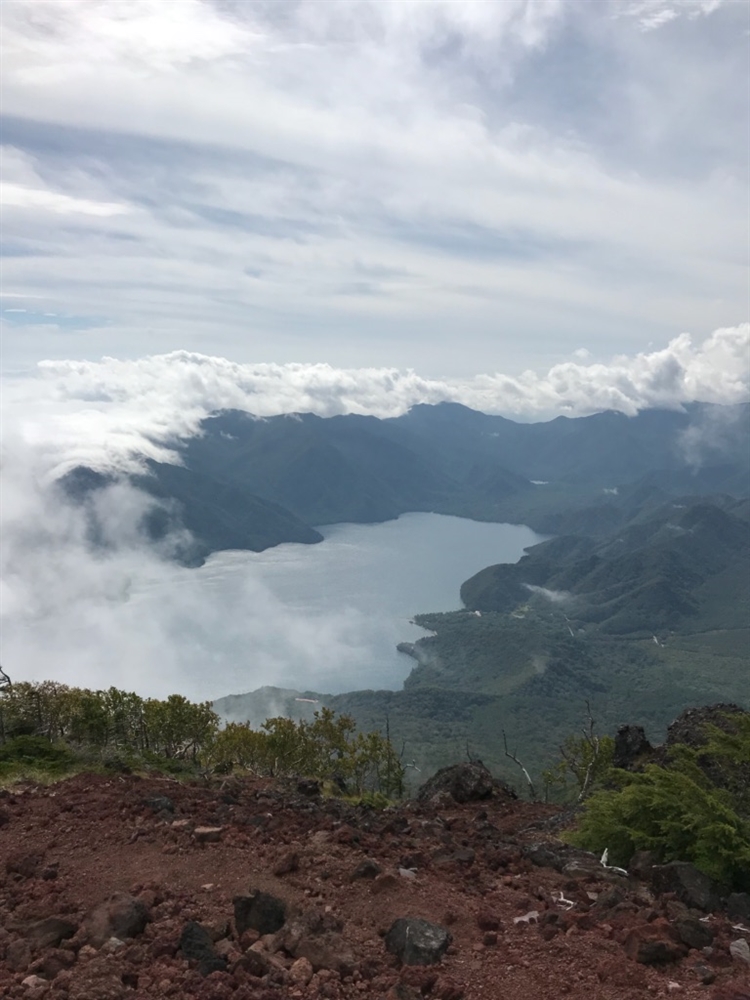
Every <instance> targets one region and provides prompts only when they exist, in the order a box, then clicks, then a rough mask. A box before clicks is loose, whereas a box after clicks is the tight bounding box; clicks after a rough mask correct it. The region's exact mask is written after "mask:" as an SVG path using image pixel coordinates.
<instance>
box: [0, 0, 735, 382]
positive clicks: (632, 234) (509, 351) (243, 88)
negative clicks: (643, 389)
mask: <svg viewBox="0 0 750 1000" xmlns="http://www.w3.org/2000/svg"><path fill="white" fill-rule="evenodd" d="M1 6H2V18H3V38H4V45H5V52H4V54H3V62H2V72H3V81H2V85H3V103H4V109H5V113H6V114H7V115H8V122H7V124H6V126H5V129H4V133H5V137H6V142H7V143H8V148H7V149H6V150H5V153H4V157H3V171H4V174H5V176H6V178H7V182H8V183H9V184H10V185H18V186H20V187H21V188H23V189H24V192H23V193H22V194H20V195H19V194H18V191H17V188H13V187H11V189H10V190H11V193H14V192H15V201H16V202H18V201H19V199H20V200H21V202H22V204H20V205H19V204H16V205H14V206H13V207H11V208H8V210H7V211H6V218H4V236H5V239H6V240H7V242H8V244H9V245H10V247H11V251H10V252H9V254H10V255H9V256H8V257H7V258H6V260H5V261H4V284H5V287H6V289H7V291H8V292H10V293H13V294H15V295H19V296H21V297H23V298H29V299H31V297H32V296H35V295H37V296H38V295H39V294H40V292H42V291H43V292H44V293H45V294H46V295H47V296H48V303H49V309H48V311H56V312H59V313H60V314H62V315H65V314H67V315H72V316H76V317H79V318H82V322H81V325H80V326H79V327H75V325H73V329H70V328H66V327H64V326H63V325H59V326H55V327H54V328H53V329H51V328H50V326H49V324H35V323H34V322H28V323H25V324H24V326H23V329H21V328H18V327H16V326H14V325H12V324H10V325H9V326H8V328H7V331H6V334H5V342H6V344H5V355H6V358H7V357H11V358H13V359H15V360H16V361H17V362H18V363H22V362H28V361H30V360H36V359H38V358H40V357H49V356H51V355H53V354H54V355H55V356H59V357H66V356H67V357H70V356H75V355H79V356H91V355H92V354H93V355H94V356H99V355H101V354H102V353H111V354H115V355H117V356H123V355H128V356H131V357H132V356H139V355H142V354H144V353H146V352H149V353H165V352H168V351H172V350H174V349H178V348H188V349H190V350H195V351H198V352H200V353H223V354H227V355H229V356H232V357H241V358H243V359H245V360H253V359H255V358H258V357H259V356H260V357H262V359H263V360H267V361H280V362H285V361H293V360H299V361H317V360H321V359H325V360H328V361H330V362H331V363H333V364H336V365H338V366H341V367H347V368H348V367H360V366H370V365H377V366H381V365H391V364H395V365H397V366H399V367H415V368H419V369H420V370H423V371H425V370H429V372H430V374H433V375H437V374H440V373H442V372H451V373H454V372H456V371H464V372H468V371H476V370H481V369H484V370H486V369H487V368H488V367H490V365H491V364H493V363H497V362H496V361H494V360H493V359H495V358H498V357H501V358H502V363H503V366H504V367H509V368H511V369H513V370H520V369H522V368H523V367H528V366H532V367H539V366H540V365H547V366H549V365H551V364H552V363H553V362H554V361H555V360H560V359H562V358H564V357H568V356H570V353H571V352H572V351H573V350H574V349H575V347H576V346H578V344H580V343H581V340H584V339H585V342H586V343H587V344H589V345H590V348H591V350H592V351H593V353H594V354H595V355H597V356H600V355H601V354H602V353H611V352H612V351H613V350H614V349H615V348H614V347H613V346H612V345H613V344H615V343H617V344H619V345H620V349H622V350H626V351H628V353H635V352H636V351H638V350H639V349H642V348H643V347H644V345H645V344H646V343H647V342H648V340H649V339H652V338H654V337H657V338H659V339H662V340H663V339H665V338H666V337H667V336H668V335H669V331H673V330H675V329H686V328H688V327H690V328H699V329H712V328H714V327H717V326H725V325H729V324H731V323H732V322H734V321H735V318H736V317H737V316H738V315H739V314H741V310H742V309H743V308H744V306H745V303H746V299H747V281H746V271H747V252H746V231H747V190H748V186H747V177H746V167H745V165H744V150H745V149H746V143H745V141H744V138H743V134H742V128H743V123H744V122H746V120H747V110H746V105H745V104H744V103H743V102H744V101H745V97H746V90H747V88H743V87H742V86H741V85H740V86H738V85H737V81H738V79H740V80H742V79H746V63H747V60H746V52H745V48H744V46H743V45H740V44H738V43H737V31H736V27H737V15H736V13H735V12H734V10H733V7H732V5H725V6H724V7H722V8H721V9H720V10H717V11H716V13H715V14H714V15H713V16H712V17H710V18H708V17H705V18H704V17H702V16H701V18H700V23H695V24H693V22H692V21H691V20H690V18H689V17H681V18H680V27H681V30H683V31H691V32H693V33H692V34H691V35H690V36H689V37H683V36H682V35H681V36H679V37H678V36H677V34H676V33H675V32H672V31H670V30H668V28H667V29H662V30H660V31H650V32H648V33H646V34H644V33H643V32H642V31H640V30H639V20H638V19H639V18H643V17H647V16H657V15H659V14H660V13H663V11H664V10H667V9H669V10H671V9H672V8H673V7H674V8H675V9H677V8H678V6H679V5H677V4H672V5H668V6H665V5H663V4H659V5H654V4H647V5H643V4H640V5H637V9H636V6H634V5H632V4H626V3H625V4H624V3H619V2H615V3H602V4H590V3H578V2H573V0H571V2H566V3H562V2H548V3H541V2H534V3H527V2H525V0H512V2H511V0H508V2H504V3H484V2H478V3H469V2H464V3H461V2H459V3H439V2H435V3H427V2H425V3H408V2H404V3H367V2H347V3H336V4H326V3H316V2H302V3H295V4H245V3H230V2H226V3H222V4H218V3H216V4H215V3H210V2H208V0H205V2H199V0H185V2H184V3H174V4H165V3H161V2H152V0H144V2H126V3H120V2H115V3H113V2H93V0H92V2H87V3H79V2H57V0H51V2H46V0H38V2H35V3H34V4H28V3H13V2H7V3H4V4H2V5H1ZM709 7H712V5H710V4H706V3H703V4H695V5H691V6H690V10H691V11H693V12H696V11H697V12H704V13H710V11H709ZM680 9H682V8H680ZM624 14H629V15H630V16H627V17H625V16H619V15H624ZM614 15H618V16H614ZM709 26H710V27H711V29H712V32H715V34H714V33H710V32H708V31H707V30H705V29H707V28H708V27H709ZM717 51H720V52H721V58H720V59H719V58H717ZM743 74H744V76H743ZM123 206H124V207H126V208H127V211H125V210H124V208H123ZM51 209H53V210H51ZM363 265H364V268H365V269H366V270H367V273H366V274H364V273H363ZM22 304H23V303H22ZM84 321H85V322H84ZM250 328H251V329H252V330H253V331H255V332H254V336H253V337H252V338H249V337H248V333H247V331H248V329H250ZM61 333H65V334H66V336H65V337H64V339H63V338H62V337H61V336H59V334H61ZM459 338H460V341H461V343H462V345H464V346H465V348H466V350H465V351H460V352H457V351H456V350H455V344H456V342H457V340H458V339H459ZM58 344H59V345H60V346H59V347H58V346H57V345H58ZM259 345H260V346H261V347H262V348H263V350H262V351H260V352H259V350H258V347H259ZM470 352H471V353H470ZM472 358H473V359H474V360H473V361H472ZM425 360H426V361H427V364H425Z"/></svg>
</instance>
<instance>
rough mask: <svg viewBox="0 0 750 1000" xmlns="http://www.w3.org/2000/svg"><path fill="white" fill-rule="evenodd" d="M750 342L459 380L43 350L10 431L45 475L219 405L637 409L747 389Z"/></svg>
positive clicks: (92, 460)
mask: <svg viewBox="0 0 750 1000" xmlns="http://www.w3.org/2000/svg"><path fill="white" fill-rule="evenodd" d="M749 351H750V324H742V325H740V326H737V327H731V328H726V329H720V330H716V331H715V332H714V333H712V334H711V335H710V336H708V337H706V338H705V339H704V340H703V341H698V342H694V341H693V339H692V338H691V337H690V336H689V335H688V334H681V335H680V336H678V337H676V338H674V340H672V341H671V342H670V343H669V344H668V345H667V346H666V347H665V348H663V349H662V350H657V351H652V352H648V353H643V354H637V355H635V356H634V357H627V356H618V357H615V358H613V359H612V360H611V361H610V362H609V363H608V364H601V363H595V364H586V363H584V362H582V361H581V360H579V359H576V360H571V361H566V362H564V363H561V364H558V365H555V366H554V367H552V368H551V369H550V370H549V371H548V372H546V373H541V374H540V373H535V372H532V371H527V372H524V373H523V374H521V375H520V376H516V377H512V376H509V375H503V374H485V375H477V376H475V377H473V378H471V379H466V380H453V381H447V380H438V379H430V378H425V377H423V376H421V375H419V374H417V373H416V372H413V371H407V372H402V371H398V370H395V369H375V368H366V369H339V368H333V367H332V366H330V365H322V364H318V365H304V364H290V365H274V364H255V365H253V364H238V363H236V362H231V361H228V360H226V359H224V358H217V357H207V356H203V355H197V354H190V353H187V352H177V353H174V354H169V355H161V356H152V357H145V358H141V359H138V360H135V361H128V360H117V359H115V358H104V359H102V360H101V361H98V362H90V361H45V362H42V363H41V364H40V365H39V366H38V368H37V370H36V373H35V374H34V375H33V377H29V376H23V377H18V378H15V379H6V380H5V383H4V386H3V412H4V421H5V433H6V440H8V441H17V442H18V445H17V449H18V452H19V454H20V453H22V454H23V455H24V459H23V462H24V466H25V467H28V466H29V464H30V462H31V457H32V456H33V464H34V466H35V467H36V472H35V474H36V475H37V477H38V478H39V479H40V481H42V480H45V479H46V480H49V479H53V478H55V477H56V476H59V475H60V474H62V473H63V472H64V471H66V470H67V469H68V468H70V467H72V466H74V465H77V464H80V463H85V464H89V465H92V466H93V467H96V468H98V469H102V470H113V469H114V470H117V469H125V468H133V467H134V466H135V465H136V464H137V463H138V461H139V458H141V457H144V456H145V457H155V458H161V459H165V458H166V459H167V460H169V450H168V449H169V444H170V442H171V441H173V440H174V439H175V438H180V437H186V436H190V435H191V434H194V433H196V431H197V430H198V427H199V424H200V421H201V420H202V419H203V418H204V417H206V416H207V415H208V414H210V413H212V412H214V411H216V410H220V409H230V408H236V409H240V410H245V411H247V412H249V413H253V414H256V415H258V416H261V417H262V416H270V415H273V414H277V413H290V412H312V413H317V414H319V415H321V416H331V415H333V414H338V413H361V414H372V415H374V416H378V417H388V416H397V415H398V414H401V413H404V412H405V411H406V410H407V409H408V408H409V407H410V406H413V405H414V404H416V403H438V402H443V401H454V402H460V403H463V404H465V405H466V406H470V407H472V408H474V409H478V410H483V411H485V412H488V413H501V414H504V415H506V416H515V417H520V418H521V419H540V418H543V417H548V416H554V415H556V414H558V413H568V414H570V415H581V414H586V413H592V412H596V411H599V410H603V409H616V410H620V411H622V412H624V413H626V414H630V415H632V414H634V413H636V412H638V410H640V409H644V408H648V407H655V406H656V407H678V406H680V405H682V404H683V403H686V402H690V401H692V400H696V399H697V400H703V401H706V402H716V403H731V402H739V401H743V400H745V399H747V398H748V395H749V394H750V381H749V380H750V376H749V373H748V352H749ZM7 461H8V458H7V457H6V464H7Z"/></svg>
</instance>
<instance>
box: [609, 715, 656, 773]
mask: <svg viewBox="0 0 750 1000" xmlns="http://www.w3.org/2000/svg"><path fill="white" fill-rule="evenodd" d="M652 749H653V747H652V746H651V744H650V743H649V741H648V740H647V739H646V733H645V731H644V729H643V726H620V728H619V729H618V730H617V733H616V734H615V749H614V756H613V758H612V763H613V765H614V766H615V767H620V768H623V769H624V770H626V771H629V770H631V768H632V767H633V765H634V764H635V763H636V762H637V761H638V760H639V759H640V758H643V757H645V756H647V755H648V754H650V753H651V751H652Z"/></svg>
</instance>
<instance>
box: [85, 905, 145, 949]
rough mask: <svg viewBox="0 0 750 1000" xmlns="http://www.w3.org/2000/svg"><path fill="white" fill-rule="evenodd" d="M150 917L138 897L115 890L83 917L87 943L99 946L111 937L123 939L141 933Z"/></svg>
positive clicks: (95, 946)
mask: <svg viewBox="0 0 750 1000" xmlns="http://www.w3.org/2000/svg"><path fill="white" fill-rule="evenodd" d="M150 919H151V917H150V915H149V911H148V907H147V906H146V904H145V903H143V902H142V901H141V900H140V899H135V897H133V896H129V895H128V894H127V893H125V892H116V893H114V894H113V895H112V896H110V897H109V899H106V900H105V901H104V902H103V903H99V905H98V906H95V907H94V909H93V910H90V911H89V912H88V913H87V914H86V916H85V917H84V918H83V927H84V929H85V930H86V932H87V934H88V941H89V944H91V945H93V946H94V948H100V947H101V946H102V945H103V944H104V942H105V941H108V940H109V939H110V938H112V937H116V938H119V939H120V940H121V941H125V940H127V939H128V938H132V937H137V935H138V934H142V933H143V931H144V930H145V928H146V924H147V923H148V922H149V920H150Z"/></svg>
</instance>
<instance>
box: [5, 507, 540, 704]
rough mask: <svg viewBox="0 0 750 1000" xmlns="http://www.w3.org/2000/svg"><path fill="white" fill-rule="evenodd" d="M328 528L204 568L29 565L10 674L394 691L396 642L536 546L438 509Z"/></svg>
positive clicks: (189, 689)
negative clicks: (486, 573) (303, 540)
mask: <svg viewBox="0 0 750 1000" xmlns="http://www.w3.org/2000/svg"><path fill="white" fill-rule="evenodd" d="M321 530H322V532H323V534H324V536H325V540H324V541H323V542H320V543H318V544H316V545H303V544H285V545H279V546H277V547H275V548H271V549H267V550H266V551H264V552H261V553H255V552H249V551H227V552H219V553H216V554H214V555H212V556H211V557H210V558H209V559H208V561H207V562H206V563H205V565H204V566H202V567H200V568H198V569H190V568H187V567H185V566H180V565H178V564H176V563H174V562H171V561H165V560H163V559H158V558H156V557H155V556H154V554H153V553H152V552H150V551H148V550H147V549H143V548H141V549H132V550H130V549H127V548H119V549H116V550H113V551H111V552H107V553H106V554H104V555H102V556H101V557H99V558H95V557H93V556H92V555H91V554H90V553H88V552H87V551H86V550H83V549H81V548H80V547H75V546H69V547H68V548H66V549H63V550H61V552H60V553H59V554H58V559H57V560H56V561H55V562H54V564H53V565H52V569H53V570H54V569H55V567H57V569H58V570H59V572H56V573H55V572H52V571H50V570H47V571H46V573H42V572H41V570H40V571H39V572H35V574H34V579H37V580H40V581H41V583H43V584H44V586H38V587H37V590H36V592H35V593H34V594H32V593H31V592H30V593H29V596H28V599H26V600H25V601H24V603H23V604H19V606H18V608H14V607H11V605H10V602H7V601H6V602H5V604H6V608H5V609H4V610H5V611H6V612H7V613H6V615H5V619H4V623H3V666H4V667H5V668H6V669H7V670H8V672H9V673H10V674H11V676H12V677H13V679H14V680H43V679H45V678H46V679H50V680H57V681H60V682H62V683H65V684H73V685H78V686H82V687H89V688H92V689H101V688H108V687H110V686H111V685H113V686H115V687H118V688H122V689H125V690H131V691H137V692H138V693H139V694H141V695H143V696H149V697H159V698H163V697H166V696H167V695H169V694H171V693H174V692H178V693H180V694H183V695H185V696H186V697H188V698H191V699H201V700H203V699H215V698H219V697H222V696H223V695H228V694H236V693H240V692H246V691H251V690H253V689H255V688H257V687H261V686H263V685H275V686H278V687H291V688H297V689H300V690H304V689H312V690H318V691H323V692H328V693H332V694H333V693H338V692H341V691H347V690H353V689H358V688H368V687H371V688H377V687H385V688H394V689H395V688H399V687H400V686H401V684H402V682H403V680H404V678H405V677H406V676H407V675H408V673H409V671H410V669H411V668H412V666H413V661H412V660H411V659H409V658H408V657H407V656H405V655H404V654H402V653H398V652H397V651H396V648H395V647H396V643H398V642H402V641H410V640H411V641H413V640H415V639H417V638H418V637H419V636H420V635H422V634H423V632H422V630H421V629H419V628H417V627H416V626H414V625H411V624H410V622H409V619H410V618H411V617H412V616H413V615H414V614H417V613H419V612H425V611H440V610H451V609H454V608H458V607H460V606H461V602H460V599H459V588H460V585H461V583H462V582H463V581H464V580H465V579H467V578H468V577H469V576H471V575H472V574H473V573H475V572H477V570H479V569H481V568H482V567H484V566H487V565H489V564H491V563H497V562H501V561H508V562H515V561H516V560H518V559H519V558H520V556H521V555H522V553H523V549H524V548H525V547H526V546H529V545H533V544H534V543H535V542H536V541H538V540H540V538H541V536H539V535H536V534H535V533H534V532H533V531H531V529H529V528H526V527H523V526H515V525H508V524H488V523H482V522H477V521H469V520H464V519H461V518H458V517H448V516H442V515H437V514H406V515H403V516H402V517H400V518H398V520H394V521H388V522H385V523H382V524H370V525H367V524H338V525H331V526H327V527H325V528H323V529H321ZM47 565H50V564H49V560H48V561H47ZM42 568H43V567H42ZM61 574H62V576H61ZM63 577H64V579H63Z"/></svg>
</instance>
